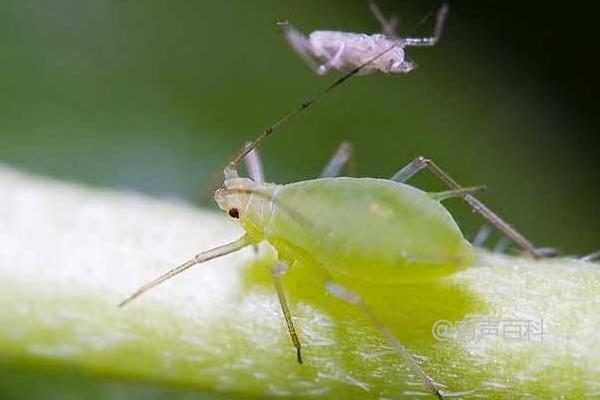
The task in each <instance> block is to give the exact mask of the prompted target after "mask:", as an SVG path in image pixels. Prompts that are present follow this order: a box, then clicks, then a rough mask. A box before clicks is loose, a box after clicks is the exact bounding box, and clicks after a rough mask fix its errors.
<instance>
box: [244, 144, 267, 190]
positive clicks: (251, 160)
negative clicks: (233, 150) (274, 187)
mask: <svg viewBox="0 0 600 400" xmlns="http://www.w3.org/2000/svg"><path fill="white" fill-rule="evenodd" d="M250 145H252V143H251V142H248V143H246V147H248V146H250ZM244 161H245V162H246V168H247V169H248V175H249V176H250V178H251V179H252V180H253V181H254V182H256V183H264V182H265V174H264V172H263V167H262V162H261V161H260V155H259V154H258V150H257V149H252V151H250V153H248V154H246V157H244Z"/></svg>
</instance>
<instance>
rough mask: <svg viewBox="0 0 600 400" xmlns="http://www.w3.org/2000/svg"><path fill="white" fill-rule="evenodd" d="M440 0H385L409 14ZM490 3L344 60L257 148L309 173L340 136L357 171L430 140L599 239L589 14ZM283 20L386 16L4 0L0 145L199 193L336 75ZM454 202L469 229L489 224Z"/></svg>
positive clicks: (549, 223)
mask: <svg viewBox="0 0 600 400" xmlns="http://www.w3.org/2000/svg"><path fill="white" fill-rule="evenodd" d="M438 5H439V4H438V3H435V2H422V1H421V2H418V1H411V2H408V1H407V2H405V1H402V2H392V1H386V2H384V1H382V2H380V6H381V8H382V9H383V10H384V12H385V13H386V14H388V15H389V14H391V13H394V14H399V15H401V16H402V21H401V29H402V32H403V33H411V32H412V30H413V28H414V27H415V25H417V23H418V21H419V20H420V19H421V18H422V17H423V16H424V15H425V14H427V13H428V12H431V11H433V10H435V9H436V8H437V7H438ZM491 7H492V8H490V6H489V5H485V4H484V2H472V3H469V2H452V3H451V10H450V16H449V19H448V22H447V27H446V28H447V29H446V31H445V33H444V38H443V41H442V42H441V43H440V44H439V46H437V47H435V48H432V49H414V50H411V51H410V52H409V57H410V58H411V59H413V60H415V61H416V62H417V63H418V64H419V66H420V67H419V68H418V69H417V70H416V71H414V72H412V73H410V74H408V75H405V76H389V75H388V76H386V75H373V76H366V77H357V78H354V79H352V80H350V81H349V82H347V84H345V85H344V86H342V87H340V88H339V89H338V90H337V91H335V92H334V93H332V95H331V96H329V97H327V98H326V99H325V100H324V101H322V102H321V103H320V104H319V105H318V106H317V107H315V108H314V109H311V110H309V111H308V112H306V113H304V114H303V115H302V116H300V117H298V118H297V119H295V120H294V121H292V122H291V123H290V124H289V125H287V126H285V127H284V128H283V129H281V130H280V131H278V133H277V135H276V136H275V137H273V139H272V140H270V141H268V142H267V143H266V144H265V146H264V147H263V148H262V149H261V152H262V155H263V161H264V164H265V168H266V171H267V176H268V178H269V179H271V180H274V181H277V182H292V181H297V180H302V179H308V178H311V177H314V176H315V175H316V174H317V173H318V171H319V170H320V168H321V167H322V166H323V164H324V163H325V161H326V160H327V158H328V157H329V155H330V154H331V153H332V151H333V150H334V149H335V147H336V146H337V145H338V144H339V143H340V142H341V141H342V140H344V139H346V140H349V141H351V142H352V143H353V144H354V145H355V148H356V158H357V163H358V172H359V175H364V176H376V177H388V176H390V175H392V174H393V173H394V172H395V171H396V170H397V169H398V168H400V167H401V166H403V165H404V164H406V163H407V162H409V161H410V160H411V159H412V158H414V157H415V156H416V155H418V154H420V153H423V154H425V155H427V156H429V157H431V158H433V159H435V160H436V161H438V163H439V164H440V165H442V166H443V167H444V168H446V169H447V170H448V171H449V172H451V174H452V175H453V176H454V177H455V178H456V179H457V180H459V182H461V183H464V184H466V185H476V184H486V185H487V186H488V192H487V193H485V194H484V195H483V199H484V200H485V201H486V202H487V203H488V204H489V205H490V206H491V207H492V208H493V209H495V210H496V211H497V212H499V213H500V214H501V215H502V216H504V217H505V218H506V219H507V220H508V221H510V222H512V223H513V224H514V225H515V226H516V227H517V228H519V229H520V230H521V231H522V232H523V233H524V234H526V235H527V236H529V237H530V238H531V239H532V240H533V241H534V242H535V243H537V244H539V245H551V246H556V247H558V248H560V249H561V250H563V251H564V252H566V253H568V254H572V253H585V252H590V251H592V250H596V249H598V248H599V247H600V240H599V239H600V233H599V229H598V228H600V218H598V215H599V212H598V210H597V205H598V200H599V198H600V194H599V192H598V189H597V186H598V185H597V183H598V181H599V180H598V178H599V172H598V169H597V167H596V165H597V160H596V154H597V150H598V145H597V142H596V140H595V131H596V127H597V123H596V119H597V118H595V117H596V116H595V115H594V114H595V111H596V103H597V100H596V98H595V97H594V96H595V93H596V92H595V90H594V88H595V87H597V85H596V82H595V81H593V79H594V77H595V74H596V72H595V71H597V69H596V68H595V66H594V64H593V63H594V62H593V61H591V60H589V59H588V58H587V57H586V56H587V55H588V54H591V50H593V48H594V47H593V46H595V47H596V48H597V45H595V43H594V42H593V40H594V39H593V35H592V34H591V33H592V29H593V23H592V22H593V18H594V15H596V14H595V13H593V12H588V11H587V10H586V9H585V8H584V7H583V6H582V7H578V6H577V5H576V4H572V8H570V9H564V8H562V7H561V8H555V9H552V8H548V7H546V8H540V7H538V6H536V5H535V4H529V3H527V4H523V2H520V3H516V2H512V3H511V2H502V4H496V5H494V6H491ZM281 20H289V21H290V22H291V23H293V24H294V25H296V26H297V27H299V28H300V29H302V30H304V31H305V32H310V31H311V30H315V29H339V30H349V31H360V32H373V31H376V30H378V25H377V23H376V21H375V20H374V19H373V18H372V17H371V15H370V14H369V11H368V8H367V4H366V2H365V1H327V2H324V1H318V0H303V1H252V2H249V1H241V0H240V1H226V2H217V1H210V2H209V1H169V2H166V1H150V0H147V1H133V0H129V1H109V0H87V1H79V0H55V1H52V2H44V1H25V0H2V1H1V2H0V54H1V55H2V62H1V65H0V72H1V75H0V162H1V163H4V164H9V165H13V166H16V167H18V168H21V169H25V170H29V171H32V172H35V173H37V174H42V175H47V176H50V177H54V178H60V179H66V180H71V181H78V182H85V183H88V184H93V185H100V186H106V187H114V188H124V189H130V190H137V191H142V192H146V193H149V194H152V195H156V196H168V197H179V198H183V199H186V200H189V201H194V202H199V197H200V193H201V191H202V189H203V188H206V187H207V185H210V180H211V177H212V176H213V175H214V174H215V173H218V171H219V170H220V169H222V168H223V166H224V165H225V163H226V161H227V160H228V159H229V158H230V157H231V155H232V154H233V153H235V152H236V151H237V150H238V149H239V147H240V146H241V145H242V144H243V143H244V142H245V141H246V140H249V139H251V138H254V137H255V136H256V135H257V134H258V133H259V132H260V131H261V130H262V129H264V128H265V127H267V126H268V125H269V124H271V123H273V122H274V121H275V120H276V119H277V118H278V117H280V116H281V115H283V114H284V113H286V112H288V111H289V110H291V109H292V108H293V107H295V106H296V105H298V104H299V103H301V102H302V101H304V100H306V99H307V98H308V97H310V96H312V95H314V94H315V93H316V92H317V91H319V90H321V89H322V88H324V87H326V86H327V85H328V84H329V83H330V82H331V81H332V80H334V79H335V76H334V75H335V74H334V75H329V76H327V77H325V78H323V77H319V76H316V75H315V74H314V73H313V72H312V71H311V70H309V69H308V68H307V67H306V66H305V65H304V64H303V63H302V61H301V60H300V59H299V57H298V56H297V55H296V54H294V53H293V52H292V50H291V49H290V48H288V46H287V45H286V43H285V42H284V40H283V38H282V36H281V34H280V32H279V31H278V29H277V28H276V26H275V22H276V21H281ZM588 22H589V24H588ZM431 25H432V20H431V19H430V20H428V21H427V22H426V23H424V24H423V25H421V26H420V27H419V28H418V29H417V32H416V33H419V34H428V33H429V32H430V30H431V28H430V27H431ZM594 85H596V86H594ZM425 175H427V174H425ZM414 183H415V184H419V185H422V186H423V187H425V188H428V189H432V190H441V189H442V188H443V187H442V186H441V185H440V184H439V183H437V182H436V181H435V180H433V179H431V178H427V177H425V176H424V177H421V178H418V179H416V180H414ZM449 207H450V208H451V209H452V210H453V211H454V212H455V215H456V217H457V219H458V220H459V221H460V222H461V225H462V226H464V229H465V233H466V234H467V235H468V236H470V235H472V233H473V232H474V231H475V230H476V229H477V227H478V226H480V225H481V221H480V220H479V219H478V218H476V217H475V216H473V215H471V212H470V211H469V210H468V209H467V208H466V207H465V206H463V205H462V204H460V203H459V202H456V201H455V202H451V203H449Z"/></svg>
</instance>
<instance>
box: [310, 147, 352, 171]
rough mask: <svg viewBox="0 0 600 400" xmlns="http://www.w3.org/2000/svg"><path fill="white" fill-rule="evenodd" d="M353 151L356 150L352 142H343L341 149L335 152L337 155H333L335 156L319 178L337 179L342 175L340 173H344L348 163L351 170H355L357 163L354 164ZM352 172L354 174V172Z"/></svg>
mask: <svg viewBox="0 0 600 400" xmlns="http://www.w3.org/2000/svg"><path fill="white" fill-rule="evenodd" d="M353 151H354V149H353V148H352V144H351V143H350V142H346V141H344V142H342V144H340V147H338V148H337V150H336V151H335V153H333V156H332V157H331V159H330V160H329V162H328V163H327V165H325V167H324V168H323V170H322V171H321V174H320V175H319V177H320V178H333V177H336V176H338V175H339V174H340V172H341V171H342V168H344V166H345V165H346V164H348V163H349V167H350V169H354V164H355V163H354V157H353ZM352 172H354V171H352Z"/></svg>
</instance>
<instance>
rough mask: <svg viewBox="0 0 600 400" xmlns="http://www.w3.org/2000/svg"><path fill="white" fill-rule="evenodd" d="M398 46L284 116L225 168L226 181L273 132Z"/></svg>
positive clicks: (343, 77)
mask: <svg viewBox="0 0 600 400" xmlns="http://www.w3.org/2000/svg"><path fill="white" fill-rule="evenodd" d="M397 46H398V44H394V45H392V46H389V47H388V48H386V49H385V50H383V51H382V52H380V53H379V54H377V55H375V56H374V57H372V58H371V59H369V60H368V61H366V62H364V63H363V64H361V65H359V66H358V67H356V68H354V69H353V70H351V71H350V72H348V73H346V74H345V75H342V76H341V77H340V78H338V79H337V80H336V81H334V82H333V83H332V84H331V85H329V86H328V87H326V88H325V89H324V90H322V91H320V92H319V93H317V94H316V95H315V96H313V97H312V98H310V99H309V100H308V101H305V102H304V103H302V104H301V105H300V106H298V107H296V108H295V109H293V110H292V111H291V112H289V113H288V114H286V115H284V116H283V117H282V118H281V119H279V120H278V121H277V122H275V123H274V124H273V125H271V126H270V127H268V128H267V129H265V130H264V131H263V132H262V133H261V134H260V135H259V136H258V137H257V138H256V139H255V140H254V141H253V142H252V143H250V144H249V145H248V146H246V147H245V148H243V149H242V150H241V151H240V152H239V153H238V154H237V156H236V157H235V158H234V159H233V160H232V161H230V162H229V164H228V165H227V167H226V168H225V179H227V178H233V177H235V176H237V169H238V168H239V166H240V164H241V163H242V161H243V160H244V157H246V155H247V154H248V153H250V152H251V151H252V150H254V149H256V148H258V147H260V146H261V145H262V143H263V142H264V141H265V139H267V138H268V137H269V136H271V135H272V134H273V132H275V130H276V129H277V128H279V127H280V126H282V125H284V124H285V123H287V122H288V121H290V120H291V119H292V118H294V117H295V116H296V115H298V114H299V113H300V112H302V111H304V110H306V109H307V108H309V107H311V106H313V105H315V104H316V103H317V102H318V101H319V100H321V99H322V98H323V97H325V96H326V95H327V94H328V93H329V92H331V91H332V90H334V89H335V88H336V87H338V86H339V85H341V84H342V83H344V82H345V81H347V80H348V79H350V78H351V77H353V76H354V75H356V74H358V73H359V72H360V71H361V70H362V69H363V68H365V67H366V66H367V65H369V64H371V63H373V62H374V61H376V60H377V59H378V58H380V57H382V56H384V55H385V54H387V53H388V52H390V51H391V50H392V49H394V48H396V47H397Z"/></svg>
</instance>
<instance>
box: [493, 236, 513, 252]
mask: <svg viewBox="0 0 600 400" xmlns="http://www.w3.org/2000/svg"><path fill="white" fill-rule="evenodd" d="M509 245H510V239H509V238H507V237H506V236H502V237H501V238H500V240H498V242H497V243H496V246H494V253H497V254H504V253H505V252H506V249H507V248H508V246H509Z"/></svg>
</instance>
